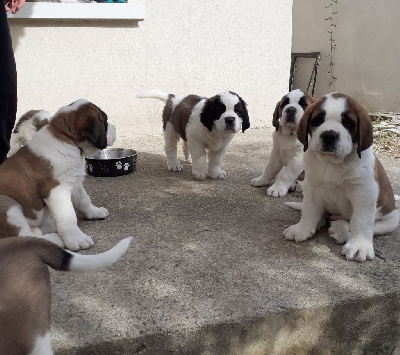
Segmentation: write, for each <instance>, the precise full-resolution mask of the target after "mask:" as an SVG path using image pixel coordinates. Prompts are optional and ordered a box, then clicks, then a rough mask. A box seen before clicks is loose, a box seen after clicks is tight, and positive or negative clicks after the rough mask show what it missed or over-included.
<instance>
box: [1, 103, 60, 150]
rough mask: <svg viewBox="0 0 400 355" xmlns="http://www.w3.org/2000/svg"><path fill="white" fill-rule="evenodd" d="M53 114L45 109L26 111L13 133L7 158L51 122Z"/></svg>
mask: <svg viewBox="0 0 400 355" xmlns="http://www.w3.org/2000/svg"><path fill="white" fill-rule="evenodd" d="M52 116H53V115H52V114H51V113H50V112H48V111H44V110H30V111H28V112H26V113H24V114H23V115H22V116H21V118H20V119H19V120H18V122H17V124H16V125H15V127H14V130H13V132H12V134H11V139H10V150H9V151H8V153H7V158H9V157H11V156H12V155H14V154H15V153H16V152H17V150H18V149H19V148H21V147H23V146H24V145H26V143H28V142H29V141H30V140H31V138H32V137H33V135H34V134H35V133H36V132H37V131H39V130H40V129H41V128H42V127H44V126H45V125H47V124H49V122H50V119H51V117H52Z"/></svg>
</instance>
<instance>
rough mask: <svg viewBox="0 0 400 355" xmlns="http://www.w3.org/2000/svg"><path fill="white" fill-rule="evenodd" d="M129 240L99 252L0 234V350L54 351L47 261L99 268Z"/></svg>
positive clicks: (37, 354) (7, 354) (41, 354)
mask: <svg viewBox="0 0 400 355" xmlns="http://www.w3.org/2000/svg"><path fill="white" fill-rule="evenodd" d="M130 240H131V238H126V239H124V240H122V241H120V242H119V243H118V244H117V245H116V246H115V247H114V248H112V249H110V250H108V251H107V252H105V253H102V254H97V255H80V254H76V253H73V252H69V251H66V250H64V249H62V248H60V247H59V246H57V245H55V244H54V243H50V242H49V241H47V240H43V239H38V238H4V239H0V270H1V272H0V334H1V335H0V354H4V355H25V354H26V355H27V354H29V355H51V354H53V351H52V348H51V333H50V306H51V290H50V273H49V269H48V268H47V266H46V265H48V266H50V267H51V268H53V269H56V270H61V271H72V272H93V271H98V270H101V269H104V268H106V267H108V266H110V265H112V264H113V263H115V262H116V261H117V260H118V258H119V257H120V256H122V255H123V254H124V253H125V252H126V250H127V249H128V246H129V243H130Z"/></svg>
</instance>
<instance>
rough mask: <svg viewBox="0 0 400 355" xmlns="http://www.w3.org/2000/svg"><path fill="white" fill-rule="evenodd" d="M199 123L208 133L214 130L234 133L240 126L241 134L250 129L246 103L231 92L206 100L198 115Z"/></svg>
mask: <svg viewBox="0 0 400 355" xmlns="http://www.w3.org/2000/svg"><path fill="white" fill-rule="evenodd" d="M200 121H201V123H202V124H203V125H204V126H205V127H207V129H208V130H209V131H210V132H211V131H212V130H213V128H214V129H216V130H217V131H220V132H224V131H228V132H233V133H236V132H238V131H239V129H240V126H241V127H242V132H244V131H245V130H246V129H247V128H249V127H250V120H249V114H248V112H247V108H246V103H245V102H244V101H243V99H242V98H241V97H240V96H239V95H237V94H235V93H234V92H232V91H226V92H224V93H222V94H219V95H216V96H214V97H211V98H209V99H207V100H206V102H205V104H204V107H203V110H202V112H201V114H200Z"/></svg>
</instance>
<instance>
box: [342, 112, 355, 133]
mask: <svg viewBox="0 0 400 355" xmlns="http://www.w3.org/2000/svg"><path fill="white" fill-rule="evenodd" d="M342 125H343V127H344V128H346V129H347V130H348V131H349V132H351V131H353V130H354V128H355V126H356V123H355V122H354V121H353V120H352V119H351V118H350V117H349V116H348V115H347V113H345V112H344V113H342Z"/></svg>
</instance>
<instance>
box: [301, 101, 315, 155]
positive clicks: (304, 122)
mask: <svg viewBox="0 0 400 355" xmlns="http://www.w3.org/2000/svg"><path fill="white" fill-rule="evenodd" d="M314 107H315V103H314V104H312V105H310V106H308V107H307V108H306V110H305V111H304V113H303V116H301V119H300V122H299V124H298V125H297V139H298V140H299V141H300V142H301V143H302V144H303V145H304V151H306V150H307V149H308V135H309V133H310V123H311V122H310V121H311V115H312V113H313V110H314Z"/></svg>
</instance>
